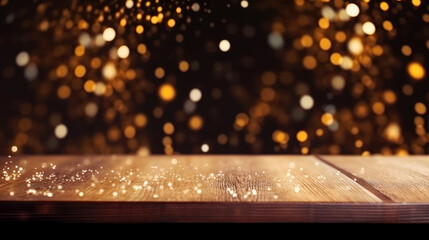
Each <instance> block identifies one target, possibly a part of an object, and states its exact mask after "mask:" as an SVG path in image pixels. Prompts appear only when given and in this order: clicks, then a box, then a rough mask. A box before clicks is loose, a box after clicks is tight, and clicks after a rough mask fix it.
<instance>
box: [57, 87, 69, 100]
mask: <svg viewBox="0 0 429 240" xmlns="http://www.w3.org/2000/svg"><path fill="white" fill-rule="evenodd" d="M70 94H71V89H70V87H69V86H67V85H62V86H60V87H59V88H58V90H57V95H58V97H59V98H61V99H67V98H68V97H70Z"/></svg>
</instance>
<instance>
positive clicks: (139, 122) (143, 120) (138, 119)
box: [134, 113, 147, 128]
mask: <svg viewBox="0 0 429 240" xmlns="http://www.w3.org/2000/svg"><path fill="white" fill-rule="evenodd" d="M134 123H135V124H136V126H137V127H140V128H142V127H144V126H146V124H147V117H146V115H145V114H143V113H139V114H137V115H136V116H135V118H134Z"/></svg>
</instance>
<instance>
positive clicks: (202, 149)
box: [201, 143, 210, 153]
mask: <svg viewBox="0 0 429 240" xmlns="http://www.w3.org/2000/svg"><path fill="white" fill-rule="evenodd" d="M209 150H210V147H209V145H208V144H206V143H204V144H203V145H201V151H202V152H204V153H206V152H208V151H209Z"/></svg>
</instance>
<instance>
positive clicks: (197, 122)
mask: <svg viewBox="0 0 429 240" xmlns="http://www.w3.org/2000/svg"><path fill="white" fill-rule="evenodd" d="M203 123H204V121H203V119H202V118H201V116H199V115H194V116H192V117H191V118H190V119H189V122H188V125H189V128H190V129H192V130H194V131H198V130H200V129H201V128H202V127H203Z"/></svg>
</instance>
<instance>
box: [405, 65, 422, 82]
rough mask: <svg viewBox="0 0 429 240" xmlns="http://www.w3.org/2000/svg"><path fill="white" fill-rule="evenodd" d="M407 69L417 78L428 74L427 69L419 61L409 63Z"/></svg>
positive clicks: (419, 78) (420, 78)
mask: <svg viewBox="0 0 429 240" xmlns="http://www.w3.org/2000/svg"><path fill="white" fill-rule="evenodd" d="M407 70H408V74H410V76H411V77H412V78H414V79H416V80H422V79H423V78H424V77H425V75H426V71H425V69H424V68H423V66H422V65H421V64H420V63H418V62H411V63H410V64H408V67H407Z"/></svg>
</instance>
